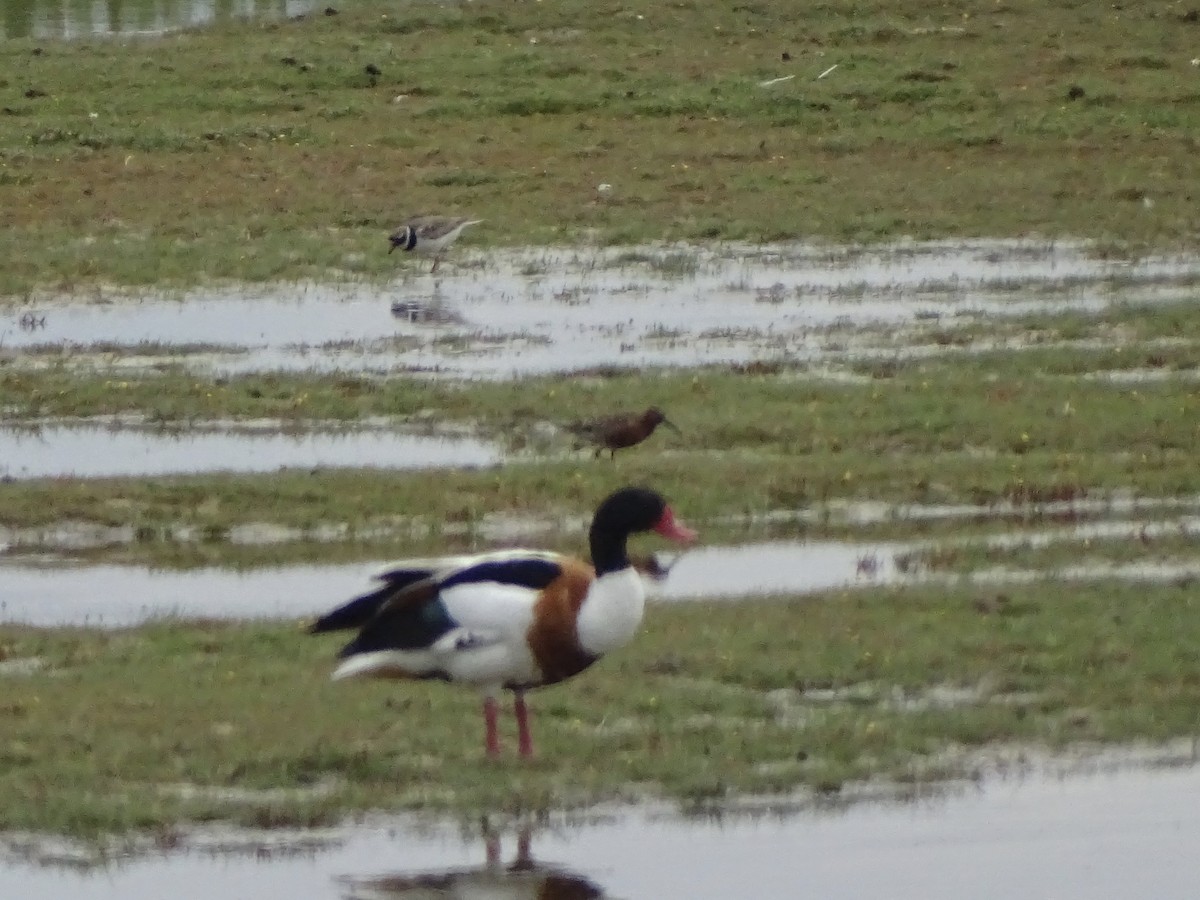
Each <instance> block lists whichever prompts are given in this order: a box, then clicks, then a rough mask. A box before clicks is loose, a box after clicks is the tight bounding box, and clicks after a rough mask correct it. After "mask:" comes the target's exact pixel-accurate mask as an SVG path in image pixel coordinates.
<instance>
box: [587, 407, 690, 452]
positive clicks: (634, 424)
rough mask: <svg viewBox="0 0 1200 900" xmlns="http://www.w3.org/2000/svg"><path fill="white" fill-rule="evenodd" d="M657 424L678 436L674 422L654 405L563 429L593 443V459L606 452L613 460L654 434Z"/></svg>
mask: <svg viewBox="0 0 1200 900" xmlns="http://www.w3.org/2000/svg"><path fill="white" fill-rule="evenodd" d="M659 425H666V426H667V427H668V428H670V429H671V430H672V431H674V432H675V433H676V434H679V433H680V432H679V429H678V428H676V427H675V423H673V422H672V421H671V420H670V419H668V418H667V416H666V414H665V413H664V412H663V411H662V410H661V409H659V408H658V407H657V406H651V407H650V408H649V409H647V410H646V411H645V412H640V413H617V414H615V415H611V416H605V417H603V418H600V419H593V420H591V421H583V422H573V423H571V424H570V425H568V426H567V430H568V431H570V432H571V433H572V434H574V435H575V436H576V437H578V438H580V439H581V440H585V441H587V442H588V443H591V444H595V445H596V456H599V455H600V454H601V453H602V452H603V451H605V450H607V451H608V452H609V454H610V455H611V456H612V457H616V455H617V451H618V450H624V449H625V448H626V447H632V446H634V445H635V444H640V443H641V442H642V441H644V440H645V439H646V438H648V437H650V435H652V434H654V429H656V428H657V427H658V426H659Z"/></svg>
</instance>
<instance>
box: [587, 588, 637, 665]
mask: <svg viewBox="0 0 1200 900" xmlns="http://www.w3.org/2000/svg"><path fill="white" fill-rule="evenodd" d="M645 609H646V590H645V588H644V587H643V585H642V578H641V576H640V575H638V573H637V571H636V570H634V569H633V568H632V567H630V568H626V569H621V570H620V571H619V572H607V573H605V574H604V575H601V576H600V577H599V578H597V579H596V580H595V581H593V582H592V586H591V589H590V590H589V591H588V595H587V599H585V600H584V601H583V605H582V606H580V607H579V620H578V622H577V624H576V630H577V632H578V634H579V643H580V644H581V645H582V647H583V649H584V650H586V651H587V652H588V653H592V654H595V655H596V656H600V655H602V654H604V653H607V652H609V651H610V650H615V649H616V648H617V647H620V646H623V645H624V644H627V643H629V641H630V640H631V639H632V638H633V636H634V635H635V634H636V633H637V630H638V626H639V625H641V624H642V614H643V612H645Z"/></svg>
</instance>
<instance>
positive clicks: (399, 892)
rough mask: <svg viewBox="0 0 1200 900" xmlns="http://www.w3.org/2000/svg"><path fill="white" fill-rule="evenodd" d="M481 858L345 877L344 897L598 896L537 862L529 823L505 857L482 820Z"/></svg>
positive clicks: (555, 899)
mask: <svg viewBox="0 0 1200 900" xmlns="http://www.w3.org/2000/svg"><path fill="white" fill-rule="evenodd" d="M483 838H484V846H485V848H486V851H487V862H486V863H485V864H484V865H482V866H477V867H469V868H459V869H444V870H437V871H428V872H409V873H405V874H401V875H381V876H376V877H373V878H346V879H345V880H344V884H345V894H344V895H343V896H344V897H345V900H440V898H468V897H469V898H471V900H501V898H503V900H603V898H604V897H605V896H606V894H605V893H604V891H603V889H601V888H600V887H599V886H598V885H596V884H595V883H594V882H593V881H591V880H590V879H587V878H584V877H583V876H582V875H577V874H575V873H573V872H570V871H568V870H566V869H563V868H561V867H560V866H554V865H548V864H545V863H540V862H537V861H536V860H534V859H533V856H532V854H531V853H530V845H531V843H532V828H531V827H529V826H523V827H522V828H521V829H520V830H519V831H518V833H517V855H516V858H515V859H514V860H513V861H512V862H510V863H505V862H504V861H503V860H502V858H501V854H500V835H499V834H498V833H497V832H495V831H493V830H491V829H490V828H489V827H488V826H487V825H486V824H485V825H484V831H483Z"/></svg>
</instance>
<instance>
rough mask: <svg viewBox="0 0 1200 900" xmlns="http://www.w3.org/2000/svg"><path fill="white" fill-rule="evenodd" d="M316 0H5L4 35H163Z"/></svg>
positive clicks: (303, 8)
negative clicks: (181, 29)
mask: <svg viewBox="0 0 1200 900" xmlns="http://www.w3.org/2000/svg"><path fill="white" fill-rule="evenodd" d="M313 6H314V3H313V2H312V0H0V37H3V38H23V37H35V38H50V39H53V38H66V39H68V40H69V39H72V38H81V37H89V36H93V35H133V34H162V33H164V32H167V31H173V30H176V29H179V28H188V27H192V26H196V25H208V24H211V23H214V22H230V21H234V20H237V19H279V18H290V17H292V16H297V15H300V14H302V13H305V12H308V11H309V10H310V9H312V8H313Z"/></svg>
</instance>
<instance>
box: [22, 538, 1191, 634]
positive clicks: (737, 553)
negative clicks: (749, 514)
mask: <svg viewBox="0 0 1200 900" xmlns="http://www.w3.org/2000/svg"><path fill="white" fill-rule="evenodd" d="M1198 533H1200V521H1197V520H1195V519H1192V518H1188V517H1184V518H1181V519H1178V520H1171V521H1167V522H1158V523H1143V522H1139V521H1108V522H1095V523H1084V524H1081V525H1074V526H1069V527H1064V528H1054V529H1043V530H1039V531H1023V532H1017V533H1006V534H1000V535H990V536H979V537H972V538H965V539H962V540H961V541H958V542H957V543H959V544H962V545H968V544H986V545H989V546H995V547H1008V546H1013V545H1019V544H1029V545H1030V546H1045V545H1046V544H1050V543H1053V542H1058V541H1063V542H1072V543H1077V544H1080V543H1083V542H1085V541H1089V540H1138V539H1141V538H1145V537H1150V538H1153V537H1155V536H1158V535H1182V536H1187V535H1194V534H1198ZM955 543H956V542H954V541H949V542H947V541H942V542H937V546H950V545H953V544H955ZM926 546H929V544H927V543H926V542H911V541H910V542H850V541H796V540H789V541H783V540H781V541H768V542H760V543H750V544H739V545H731V546H706V547H698V548H695V549H691V550H688V551H687V552H686V553H683V554H681V555H678V556H674V557H672V556H667V555H663V556H659V557H656V560H657V561H658V562H659V563H660V564H661V566H662V568H664V569H665V574H664V575H663V577H661V578H648V579H647V588H648V593H649V597H650V600H651V602H676V601H686V600H714V599H723V598H731V599H736V598H741V597H755V596H769V595H772V594H789V595H795V594H808V593H816V592H819V591H826V590H831V589H835V588H854V587H869V586H878V585H887V584H915V583H937V582H955V581H958V580H965V581H970V582H975V583H980V584H1002V583H1028V582H1032V581H1036V580H1042V579H1047V578H1055V579H1060V580H1089V579H1122V580H1132V581H1158V582H1162V581H1168V580H1178V579H1181V578H1194V577H1197V576H1200V561H1196V560H1183V561H1178V562H1175V563H1170V562H1130V563H1125V564H1109V563H1101V562H1092V563H1086V562H1085V563H1080V564H1078V565H1074V566H1065V567H1062V568H1059V569H1056V570H1054V571H1049V572H1047V571H1030V570H1019V569H988V570H983V571H976V572H968V573H953V572H927V571H921V570H920V569H919V568H917V567H913V566H910V565H907V564H905V563H904V562H903V560H905V559H906V558H908V557H910V556H911V554H912V553H913V551H917V550H920V549H922V548H923V547H926ZM0 560H4V557H2V556H0ZM384 565H385V561H378V562H366V563H354V564H349V565H292V566H283V567H271V568H259V569H251V570H247V571H235V570H231V569H225V568H201V569H193V570H187V571H170V570H156V569H148V568H145V567H142V566H118V565H73V564H71V563H70V562H68V561H63V560H37V561H34V562H30V561H29V560H22V559H21V558H20V557H11V556H10V557H9V558H8V559H7V560H6V561H3V562H0V622H6V621H7V622H20V623H24V624H30V625H43V626H54V625H80V624H87V625H94V626H104V627H119V626H123V625H130V624H136V623H139V622H143V621H146V620H147V619H153V618H158V617H162V616H168V615H171V616H180V617H184V618H194V617H204V618H233V619H254V618H293V617H308V616H314V615H317V614H319V613H322V612H325V611H327V610H328V609H330V608H332V607H333V606H335V605H337V604H338V603H340V602H342V601H343V600H348V599H350V598H351V597H353V596H355V595H357V594H359V593H362V592H363V591H364V590H365V589H366V588H367V587H368V585H369V584H370V579H371V578H372V576H373V575H374V574H375V573H376V572H378V571H379V570H380V569H381V568H383V566H384Z"/></svg>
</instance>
